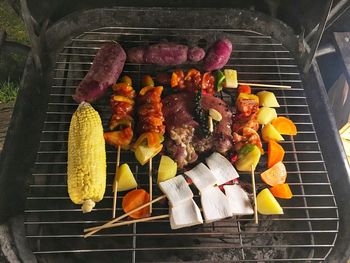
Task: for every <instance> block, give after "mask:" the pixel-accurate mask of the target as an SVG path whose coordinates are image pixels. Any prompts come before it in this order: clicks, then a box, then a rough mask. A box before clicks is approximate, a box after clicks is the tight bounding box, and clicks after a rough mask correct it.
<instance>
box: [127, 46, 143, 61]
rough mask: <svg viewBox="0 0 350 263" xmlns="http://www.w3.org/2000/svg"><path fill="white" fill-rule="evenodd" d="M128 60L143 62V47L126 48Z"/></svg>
mask: <svg viewBox="0 0 350 263" xmlns="http://www.w3.org/2000/svg"><path fill="white" fill-rule="evenodd" d="M126 53H127V56H128V61H129V62H131V63H138V64H142V63H144V60H143V55H144V54H145V48H144V47H132V48H130V49H128V50H127V52H126Z"/></svg>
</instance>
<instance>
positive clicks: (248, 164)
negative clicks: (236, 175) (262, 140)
mask: <svg viewBox="0 0 350 263" xmlns="http://www.w3.org/2000/svg"><path fill="white" fill-rule="evenodd" d="M252 147H253V148H252V150H251V151H250V152H248V153H247V154H245V155H241V156H240V155H238V160H237V161H236V163H235V166H236V168H237V170H238V171H241V172H250V171H251V170H252V165H253V170H255V167H256V166H257V165H258V163H259V160H260V156H261V151H260V149H259V148H258V147H257V146H256V145H252Z"/></svg>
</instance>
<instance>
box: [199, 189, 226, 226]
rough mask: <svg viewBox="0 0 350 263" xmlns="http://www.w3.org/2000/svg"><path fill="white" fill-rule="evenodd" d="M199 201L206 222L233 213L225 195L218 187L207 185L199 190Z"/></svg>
mask: <svg viewBox="0 0 350 263" xmlns="http://www.w3.org/2000/svg"><path fill="white" fill-rule="evenodd" d="M201 202H202V208H203V213H204V218H205V222H206V223H211V222H214V221H217V220H220V219H224V218H226V217H230V216H232V215H233V214H232V209H231V206H230V203H229V200H228V198H227V196H226V195H225V194H224V193H223V192H221V190H220V189H219V188H218V187H209V188H207V189H206V190H205V191H203V192H201Z"/></svg>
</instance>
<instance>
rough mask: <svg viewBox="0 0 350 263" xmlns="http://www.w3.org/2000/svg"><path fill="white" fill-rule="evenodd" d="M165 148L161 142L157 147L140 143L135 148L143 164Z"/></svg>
mask: <svg viewBox="0 0 350 263" xmlns="http://www.w3.org/2000/svg"><path fill="white" fill-rule="evenodd" d="M162 148H163V145H162V144H160V145H159V146H157V147H148V146H147V145H143V144H141V145H139V146H138V147H137V148H136V150H135V157H136V159H137V160H138V161H139V163H140V164H141V165H144V164H145V163H147V162H148V161H149V160H150V159H151V158H153V157H154V156H156V155H157V154H158V153H159V152H160V151H161V150H162Z"/></svg>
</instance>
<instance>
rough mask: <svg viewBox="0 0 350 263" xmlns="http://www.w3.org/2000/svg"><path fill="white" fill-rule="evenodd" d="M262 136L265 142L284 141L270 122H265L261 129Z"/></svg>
mask: <svg viewBox="0 0 350 263" xmlns="http://www.w3.org/2000/svg"><path fill="white" fill-rule="evenodd" d="M261 135H262V138H263V140H264V141H265V142H268V141H269V140H273V141H277V142H279V141H284V139H283V137H282V135H281V134H280V133H279V132H278V131H277V130H276V128H275V127H273V126H272V124H271V123H268V124H266V125H265V126H264V127H263V128H262V130H261Z"/></svg>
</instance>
